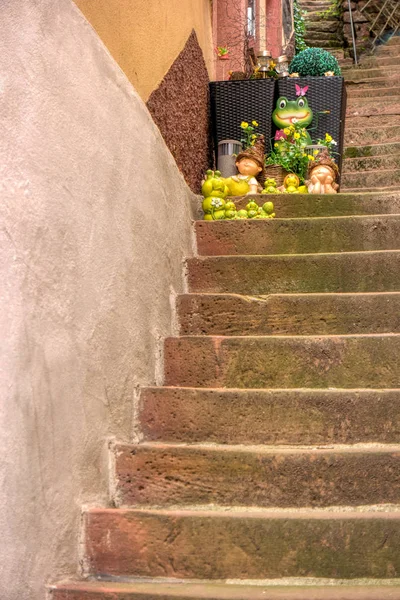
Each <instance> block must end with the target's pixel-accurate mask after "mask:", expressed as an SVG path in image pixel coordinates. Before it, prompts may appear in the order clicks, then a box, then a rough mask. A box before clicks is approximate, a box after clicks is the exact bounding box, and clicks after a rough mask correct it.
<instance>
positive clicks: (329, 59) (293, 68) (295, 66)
mask: <svg viewBox="0 0 400 600" xmlns="http://www.w3.org/2000/svg"><path fill="white" fill-rule="evenodd" d="M327 71H333V72H334V74H335V75H341V74H342V72H341V70H340V67H339V63H338V61H337V60H336V58H335V57H334V56H333V55H332V54H331V53H330V52H328V51H327V50H324V49H323V48H306V49H305V50H303V51H302V52H299V53H298V54H296V56H295V57H294V59H293V60H292V62H291V63H290V67H289V72H290V73H298V74H299V75H300V76H301V77H306V76H307V75H312V76H314V77H319V76H322V75H324V73H326V72H327Z"/></svg>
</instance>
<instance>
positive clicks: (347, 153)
mask: <svg viewBox="0 0 400 600" xmlns="http://www.w3.org/2000/svg"><path fill="white" fill-rule="evenodd" d="M396 153H398V154H399V155H400V142H393V143H389V144H370V145H365V144H364V145H360V146H347V147H346V148H345V149H344V158H345V159H346V158H357V157H367V156H385V155H389V154H396Z"/></svg>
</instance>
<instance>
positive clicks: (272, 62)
mask: <svg viewBox="0 0 400 600" xmlns="http://www.w3.org/2000/svg"><path fill="white" fill-rule="evenodd" d="M275 67H276V63H274V61H273V60H271V62H270V63H269V68H270V69H271V70H272V69H275Z"/></svg>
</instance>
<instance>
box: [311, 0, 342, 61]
mask: <svg viewBox="0 0 400 600" xmlns="http://www.w3.org/2000/svg"><path fill="white" fill-rule="evenodd" d="M300 7H301V9H302V10H304V11H305V13H306V14H305V21H306V34H305V37H304V39H305V42H306V44H307V46H311V47H317V48H324V49H325V50H328V51H329V52H331V54H333V55H334V56H336V58H337V59H338V61H339V64H340V66H348V65H352V64H353V60H352V59H351V58H345V55H344V50H343V35H342V29H343V25H342V20H341V17H340V16H337V15H335V14H329V12H328V13H327V11H329V10H330V9H332V2H331V0H300Z"/></svg>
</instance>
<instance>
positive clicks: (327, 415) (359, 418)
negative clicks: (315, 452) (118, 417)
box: [139, 387, 400, 445]
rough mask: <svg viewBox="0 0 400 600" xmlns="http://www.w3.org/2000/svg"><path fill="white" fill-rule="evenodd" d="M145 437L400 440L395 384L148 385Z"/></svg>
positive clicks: (143, 399)
mask: <svg viewBox="0 0 400 600" xmlns="http://www.w3.org/2000/svg"><path fill="white" fill-rule="evenodd" d="M139 420H140V425H141V429H142V432H143V435H144V437H145V439H147V440H154V441H160V442H165V441H167V442H178V443H195V442H209V443H217V444H218V443H219V444H292V445H293V444H297V445H299V444H303V445H304V444H313V445H321V444H325V445H326V444H328V445H329V444H359V443H363V442H364V443H373V442H375V443H381V444H384V443H398V442H399V439H400V389H397V390H366V389H359V390H332V389H330V390H322V389H316V390H313V389H291V390H285V389H283V390H282V389H281V390H266V389H262V390H251V389H250V390H246V389H244V390H243V389H242V390H238V389H235V390H229V389H228V390H227V389H207V388H176V387H175V388H174V387H153V388H145V389H143V390H142V392H141V395H140V413H139Z"/></svg>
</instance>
